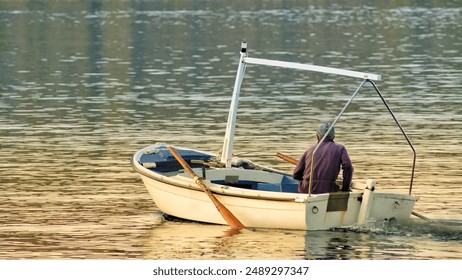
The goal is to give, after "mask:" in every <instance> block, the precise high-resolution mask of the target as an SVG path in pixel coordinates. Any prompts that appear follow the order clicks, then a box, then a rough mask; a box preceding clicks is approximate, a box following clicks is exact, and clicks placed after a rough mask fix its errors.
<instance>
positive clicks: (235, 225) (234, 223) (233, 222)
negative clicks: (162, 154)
mask: <svg viewBox="0 0 462 280" xmlns="http://www.w3.org/2000/svg"><path fill="white" fill-rule="evenodd" d="M168 150H169V151H170V152H171V153H172V155H173V156H174V157H175V158H176V160H177V161H178V162H179V163H180V164H181V166H183V168H184V170H185V171H186V172H187V173H188V174H189V175H191V177H192V178H193V180H194V182H195V183H196V184H197V185H198V186H199V187H200V188H201V189H202V190H203V191H204V192H205V193H206V194H207V196H208V197H209V198H210V199H211V200H212V202H213V204H215V207H217V210H218V212H220V214H221V216H222V217H223V219H225V221H226V222H227V223H228V225H229V226H230V227H231V228H232V229H236V230H240V229H243V228H244V225H243V224H242V223H241V222H240V221H239V220H238V219H237V218H236V216H234V215H233V213H231V211H229V210H228V208H226V207H225V206H224V205H223V204H222V203H221V202H220V201H218V199H217V198H216V197H215V196H214V195H213V193H212V192H211V191H210V190H209V189H208V188H207V187H206V186H205V184H204V182H202V180H201V179H200V178H199V176H197V174H196V173H195V172H194V171H193V170H192V169H191V167H189V165H188V164H187V163H186V161H185V160H184V159H183V158H182V157H181V156H180V154H178V152H177V151H176V150H175V148H173V147H171V146H169V147H168Z"/></svg>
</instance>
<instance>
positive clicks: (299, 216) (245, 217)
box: [131, 42, 416, 230]
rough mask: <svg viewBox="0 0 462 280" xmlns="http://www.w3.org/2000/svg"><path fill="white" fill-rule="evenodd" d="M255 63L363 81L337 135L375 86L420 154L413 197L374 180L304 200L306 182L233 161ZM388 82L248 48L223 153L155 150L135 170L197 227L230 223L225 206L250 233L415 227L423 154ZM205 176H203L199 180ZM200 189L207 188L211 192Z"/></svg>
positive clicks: (159, 202) (169, 210)
mask: <svg viewBox="0 0 462 280" xmlns="http://www.w3.org/2000/svg"><path fill="white" fill-rule="evenodd" d="M250 64H257V65H265V66H273V67H285V68H292V69H299V70H307V71H316V72H323V73H328V74H335V75H343V76H349V77H352V78H357V79H360V80H361V82H360V85H359V87H358V88H357V89H356V91H355V92H354V93H353V95H352V97H351V98H350V99H349V100H348V102H347V103H346V105H345V106H344V107H343V109H342V110H341V112H340V113H339V114H338V115H337V117H336V118H335V120H334V121H333V122H332V125H331V127H330V128H329V130H330V129H332V128H333V127H334V126H335V124H336V123H337V122H338V120H339V119H340V117H341V116H342V114H343V112H344V111H345V109H346V108H347V107H348V106H349V105H350V103H351V102H352V101H353V99H354V98H355V97H356V95H357V94H358V93H359V90H360V89H361V88H362V87H363V85H364V84H365V83H371V84H372V85H373V87H374V89H375V91H376V92H377V94H378V96H379V97H380V98H381V99H382V101H383V103H384V105H385V107H386V108H387V109H388V111H389V112H390V114H391V115H392V117H393V119H394V120H395V122H396V124H397V125H398V127H399V128H400V129H401V132H402V133H403V136H404V137H405V138H406V140H407V141H408V143H409V145H410V147H411V149H412V151H413V153H414V162H413V166H412V174H411V180H410V186H409V193H408V194H403V193H390V192H382V191H380V190H377V189H376V186H375V183H376V181H375V180H373V179H369V180H367V181H366V182H364V183H363V184H360V183H358V182H354V188H352V191H351V192H336V193H325V194H312V193H311V188H310V190H309V192H308V193H306V194H303V193H298V192H297V186H298V181H297V180H294V179H293V178H292V177H291V174H286V173H284V172H282V171H278V170H275V169H272V168H269V167H265V166H261V165H259V164H255V163H253V162H251V161H249V160H246V159H243V158H236V157H233V142H234V130H235V123H236V114H237V108H238V101H239V93H240V88H241V84H242V79H243V77H244V73H245V69H246V67H247V65H250ZM380 79H381V76H380V75H375V74H370V73H362V72H356V71H350V70H342V69H337V68H329V67H321V66H315V65H309V64H299V63H292V62H283V61H276V60H267V59H258V58H250V57H249V56H248V54H247V44H246V43H245V42H244V43H242V48H241V52H240V60H239V66H238V71H237V76H236V81H235V85H234V90H233V96H232V100H231V106H230V111H229V116H228V124H227V128H226V133H225V138H224V141H223V149H222V151H221V152H220V153H219V154H215V153H210V152H206V151H198V150H195V149H191V148H184V147H175V146H171V145H167V144H154V145H151V146H148V147H145V148H143V149H141V150H139V151H138V152H136V153H135V154H134V156H133V158H132V163H131V164H132V167H133V169H134V170H135V171H136V172H137V173H139V175H140V176H141V178H142V180H143V182H144V184H145V186H146V188H147V190H148V192H149V194H150V195H151V197H152V199H153V200H154V203H155V204H156V206H157V207H158V208H159V209H160V210H161V211H162V212H164V213H165V214H167V215H170V216H174V217H178V218H182V219H187V220H192V221H198V222H205V223H212V224H230V223H229V221H228V220H227V219H226V217H225V215H223V213H222V212H221V209H220V207H221V208H225V209H226V210H227V211H229V212H230V213H232V214H231V215H233V217H234V218H235V219H237V220H238V221H240V222H241V223H242V224H243V225H244V226H245V227H247V228H281V229H300V230H326V229H331V228H337V227H343V226H350V225H357V224H363V223H365V222H367V221H369V220H375V221H383V220H387V221H397V222H401V223H405V222H408V221H409V219H410V216H411V214H413V213H414V212H413V208H414V204H415V202H416V197H415V196H412V195H411V191H412V183H413V178H414V170H415V161H416V153H415V149H414V147H413V146H412V143H411V141H410V140H409V138H408V137H407V135H406V133H405V132H404V130H403V129H402V127H401V125H400V124H399V122H398V120H397V119H396V117H395V115H394V114H393V112H392V110H391V109H390V107H389V106H388V104H387V102H386V101H385V99H384V98H383V95H382V94H381V93H380V91H379V90H378V88H377V87H376V85H375V83H374V82H373V81H377V80H380ZM327 134H328V133H326V135H327ZM324 138H325V137H324ZM324 138H323V139H321V141H319V142H322V141H323V140H324ZM169 147H174V150H175V151H177V153H178V154H179V155H180V157H181V158H182V159H184V161H185V162H186V163H187V165H188V167H189V166H190V167H191V169H192V171H193V173H195V174H198V176H194V175H193V174H191V173H188V172H187V171H188V170H187V168H184V165H181V164H180V162H179V161H178V160H177V157H175V156H174V155H173V154H172V152H171V148H170V149H169ZM185 169H186V170H185ZM199 176H201V177H200V178H198V177H199ZM198 180H199V181H200V182H198ZM200 183H203V185H204V187H205V190H204V187H201V186H200ZM207 192H209V193H207ZM211 198H213V199H216V200H218V202H217V201H213V200H211ZM217 203H218V204H219V206H218V205H217Z"/></svg>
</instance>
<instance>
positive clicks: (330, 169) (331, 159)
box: [293, 139, 354, 194]
mask: <svg viewBox="0 0 462 280" xmlns="http://www.w3.org/2000/svg"><path fill="white" fill-rule="evenodd" d="M315 147H316V145H313V146H312V147H310V148H309V149H308V150H306V151H305V153H304V154H303V155H302V157H301V158H300V160H299V161H298V164H297V166H296V167H295V170H294V173H293V178H294V179H296V180H299V181H300V182H299V184H298V192H300V193H308V188H309V185H310V172H311V157H312V153H313V150H314V148H315ZM314 162H315V164H314V165H315V166H314V172H313V177H314V178H313V183H312V190H311V193H313V194H318V193H327V192H338V191H339V188H338V186H337V185H336V184H335V180H337V177H338V175H339V173H340V167H341V168H342V169H343V188H342V190H348V189H349V187H350V184H351V180H352V178H353V172H354V168H353V165H352V164H351V160H350V157H349V156H348V152H347V150H346V148H345V147H344V146H343V145H341V144H336V143H334V141H333V140H330V139H326V140H324V142H323V143H322V144H321V145H320V146H319V148H318V150H317V151H316V155H315V159H314Z"/></svg>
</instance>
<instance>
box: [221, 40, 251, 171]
mask: <svg viewBox="0 0 462 280" xmlns="http://www.w3.org/2000/svg"><path fill="white" fill-rule="evenodd" d="M245 57H247V43H246V42H242V44H241V57H240V60H239V66H238V68H237V75H236V81H235V82H234V90H233V97H232V99H231V105H230V107H229V115H228V123H227V125H226V133H225V139H224V141H223V149H222V154H221V163H223V164H225V166H226V167H227V168H230V167H231V159H232V157H233V144H234V131H235V130H236V115H237V108H238V104H239V94H240V92H241V84H242V79H243V78H244V73H245V68H246V63H245V62H244V58H245Z"/></svg>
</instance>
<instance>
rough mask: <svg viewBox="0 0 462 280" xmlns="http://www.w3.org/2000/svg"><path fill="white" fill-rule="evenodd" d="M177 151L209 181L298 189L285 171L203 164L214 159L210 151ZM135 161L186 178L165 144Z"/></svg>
mask: <svg viewBox="0 0 462 280" xmlns="http://www.w3.org/2000/svg"><path fill="white" fill-rule="evenodd" d="M177 151H178V153H180V155H181V157H182V158H183V159H184V160H185V161H186V162H187V163H188V165H189V166H190V167H191V168H192V169H193V170H194V171H195V172H196V174H197V175H198V176H199V177H201V178H203V179H207V180H209V181H210V182H211V183H214V184H219V185H225V186H232V187H237V188H243V189H250V190H259V191H272V192H287V193H297V192H298V181H297V180H295V179H293V178H292V177H291V176H290V175H289V174H284V173H281V172H276V171H274V172H273V171H269V170H260V169H258V168H255V166H252V165H251V164H248V162H245V161H241V162H240V163H239V166H234V168H215V167H211V166H209V165H207V164H208V163H209V162H210V161H213V159H214V156H212V155H210V154H206V153H202V152H198V151H194V150H188V149H177ZM139 162H140V164H142V165H143V166H144V167H146V168H148V169H149V170H151V171H152V172H155V173H159V174H161V175H164V176H169V177H171V176H176V175H178V176H185V177H189V175H188V174H186V173H184V170H183V167H182V166H181V165H180V163H179V162H178V161H177V160H176V159H175V157H174V156H173V155H172V154H171V153H170V151H169V150H168V149H167V147H166V146H159V147H155V148H152V149H148V150H146V151H144V153H143V154H142V155H141V156H140V158H139ZM236 167H238V168H236Z"/></svg>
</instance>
